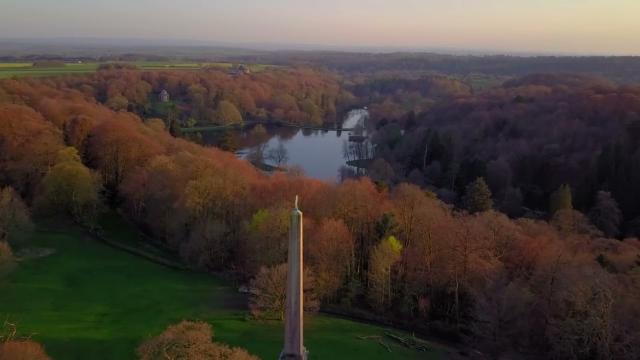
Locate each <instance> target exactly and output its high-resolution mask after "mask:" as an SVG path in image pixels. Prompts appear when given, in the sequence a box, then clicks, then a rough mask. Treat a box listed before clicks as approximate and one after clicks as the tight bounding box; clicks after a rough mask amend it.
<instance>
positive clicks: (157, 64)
mask: <svg viewBox="0 0 640 360" xmlns="http://www.w3.org/2000/svg"><path fill="white" fill-rule="evenodd" d="M101 64H103V63H98V62H87V63H66V64H64V66H52V67H34V66H33V63H24V62H23V63H0V79H3V78H10V77H14V76H17V77H24V76H32V77H43V76H57V75H69V74H86V73H92V72H94V71H96V70H97V69H98V67H99V66H100V65H101ZM127 64H133V65H135V66H137V67H138V68H139V69H140V70H199V69H202V68H205V67H219V68H222V69H228V68H231V67H232V66H233V64H231V63H195V62H194V63H190V62H170V61H138V62H127ZM269 66H270V65H262V64H255V65H247V67H248V68H249V69H250V70H251V71H253V72H258V71H263V70H264V69H266V68H267V67H269Z"/></svg>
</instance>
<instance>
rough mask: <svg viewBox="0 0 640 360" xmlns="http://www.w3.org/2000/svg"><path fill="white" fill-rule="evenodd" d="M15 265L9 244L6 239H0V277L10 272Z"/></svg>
mask: <svg viewBox="0 0 640 360" xmlns="http://www.w3.org/2000/svg"><path fill="white" fill-rule="evenodd" d="M14 266H15V258H14V256H13V252H12V251H11V246H9V244H8V243H7V242H6V241H0V278H1V277H2V276H3V275H5V274H6V273H8V272H10V271H11V270H12V269H13V268H14Z"/></svg>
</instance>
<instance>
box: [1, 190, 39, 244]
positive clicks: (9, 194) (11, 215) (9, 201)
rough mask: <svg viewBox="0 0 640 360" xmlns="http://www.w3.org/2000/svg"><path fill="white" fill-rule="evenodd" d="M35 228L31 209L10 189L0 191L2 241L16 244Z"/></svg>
mask: <svg viewBox="0 0 640 360" xmlns="http://www.w3.org/2000/svg"><path fill="white" fill-rule="evenodd" d="M32 227H33V224H32V223H31V217H30V214H29V209H28V208H27V206H26V205H25V204H24V202H22V199H21V198H20V196H19V195H18V194H17V193H16V192H15V191H14V190H13V189H12V188H10V187H5V188H2V189H0V241H6V242H8V243H10V244H15V243H16V242H17V240H18V239H19V238H20V236H21V235H22V234H24V233H25V232H28V231H29V230H31V229H32Z"/></svg>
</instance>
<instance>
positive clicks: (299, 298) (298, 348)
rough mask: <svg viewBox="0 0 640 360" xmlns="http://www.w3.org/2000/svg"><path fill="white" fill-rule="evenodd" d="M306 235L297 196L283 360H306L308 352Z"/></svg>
mask: <svg viewBox="0 0 640 360" xmlns="http://www.w3.org/2000/svg"><path fill="white" fill-rule="evenodd" d="M302 248H303V234H302V211H300V210H299V209H298V196H296V201H295V209H293V212H292V213H291V224H290V228H289V255H288V257H287V262H288V271H287V303H286V310H285V318H284V321H285V324H284V349H282V353H280V360H285V359H286V360H306V359H307V350H306V349H305V348H304V335H303V333H304V330H303V329H304V322H303V316H304V298H303V296H304V294H303V291H304V287H303V269H304V266H303V261H302Z"/></svg>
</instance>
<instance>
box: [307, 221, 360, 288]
mask: <svg viewBox="0 0 640 360" xmlns="http://www.w3.org/2000/svg"><path fill="white" fill-rule="evenodd" d="M306 244H307V246H306V247H305V250H306V258H307V259H308V263H309V265H310V266H311V267H312V269H313V273H314V274H315V284H316V287H315V289H316V294H317V295H318V297H319V298H321V299H333V298H334V297H335V295H336V292H337V291H338V289H339V288H340V286H342V285H343V284H344V283H345V281H346V278H347V274H348V273H349V272H350V271H353V262H354V259H353V256H354V253H353V250H354V249H353V237H352V236H351V233H350V232H349V229H347V227H346V226H345V225H344V223H343V222H342V220H335V219H324V220H322V222H321V223H320V224H319V225H318V226H317V227H316V228H314V229H313V231H312V232H311V233H310V235H309V240H308V241H307V242H306Z"/></svg>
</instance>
